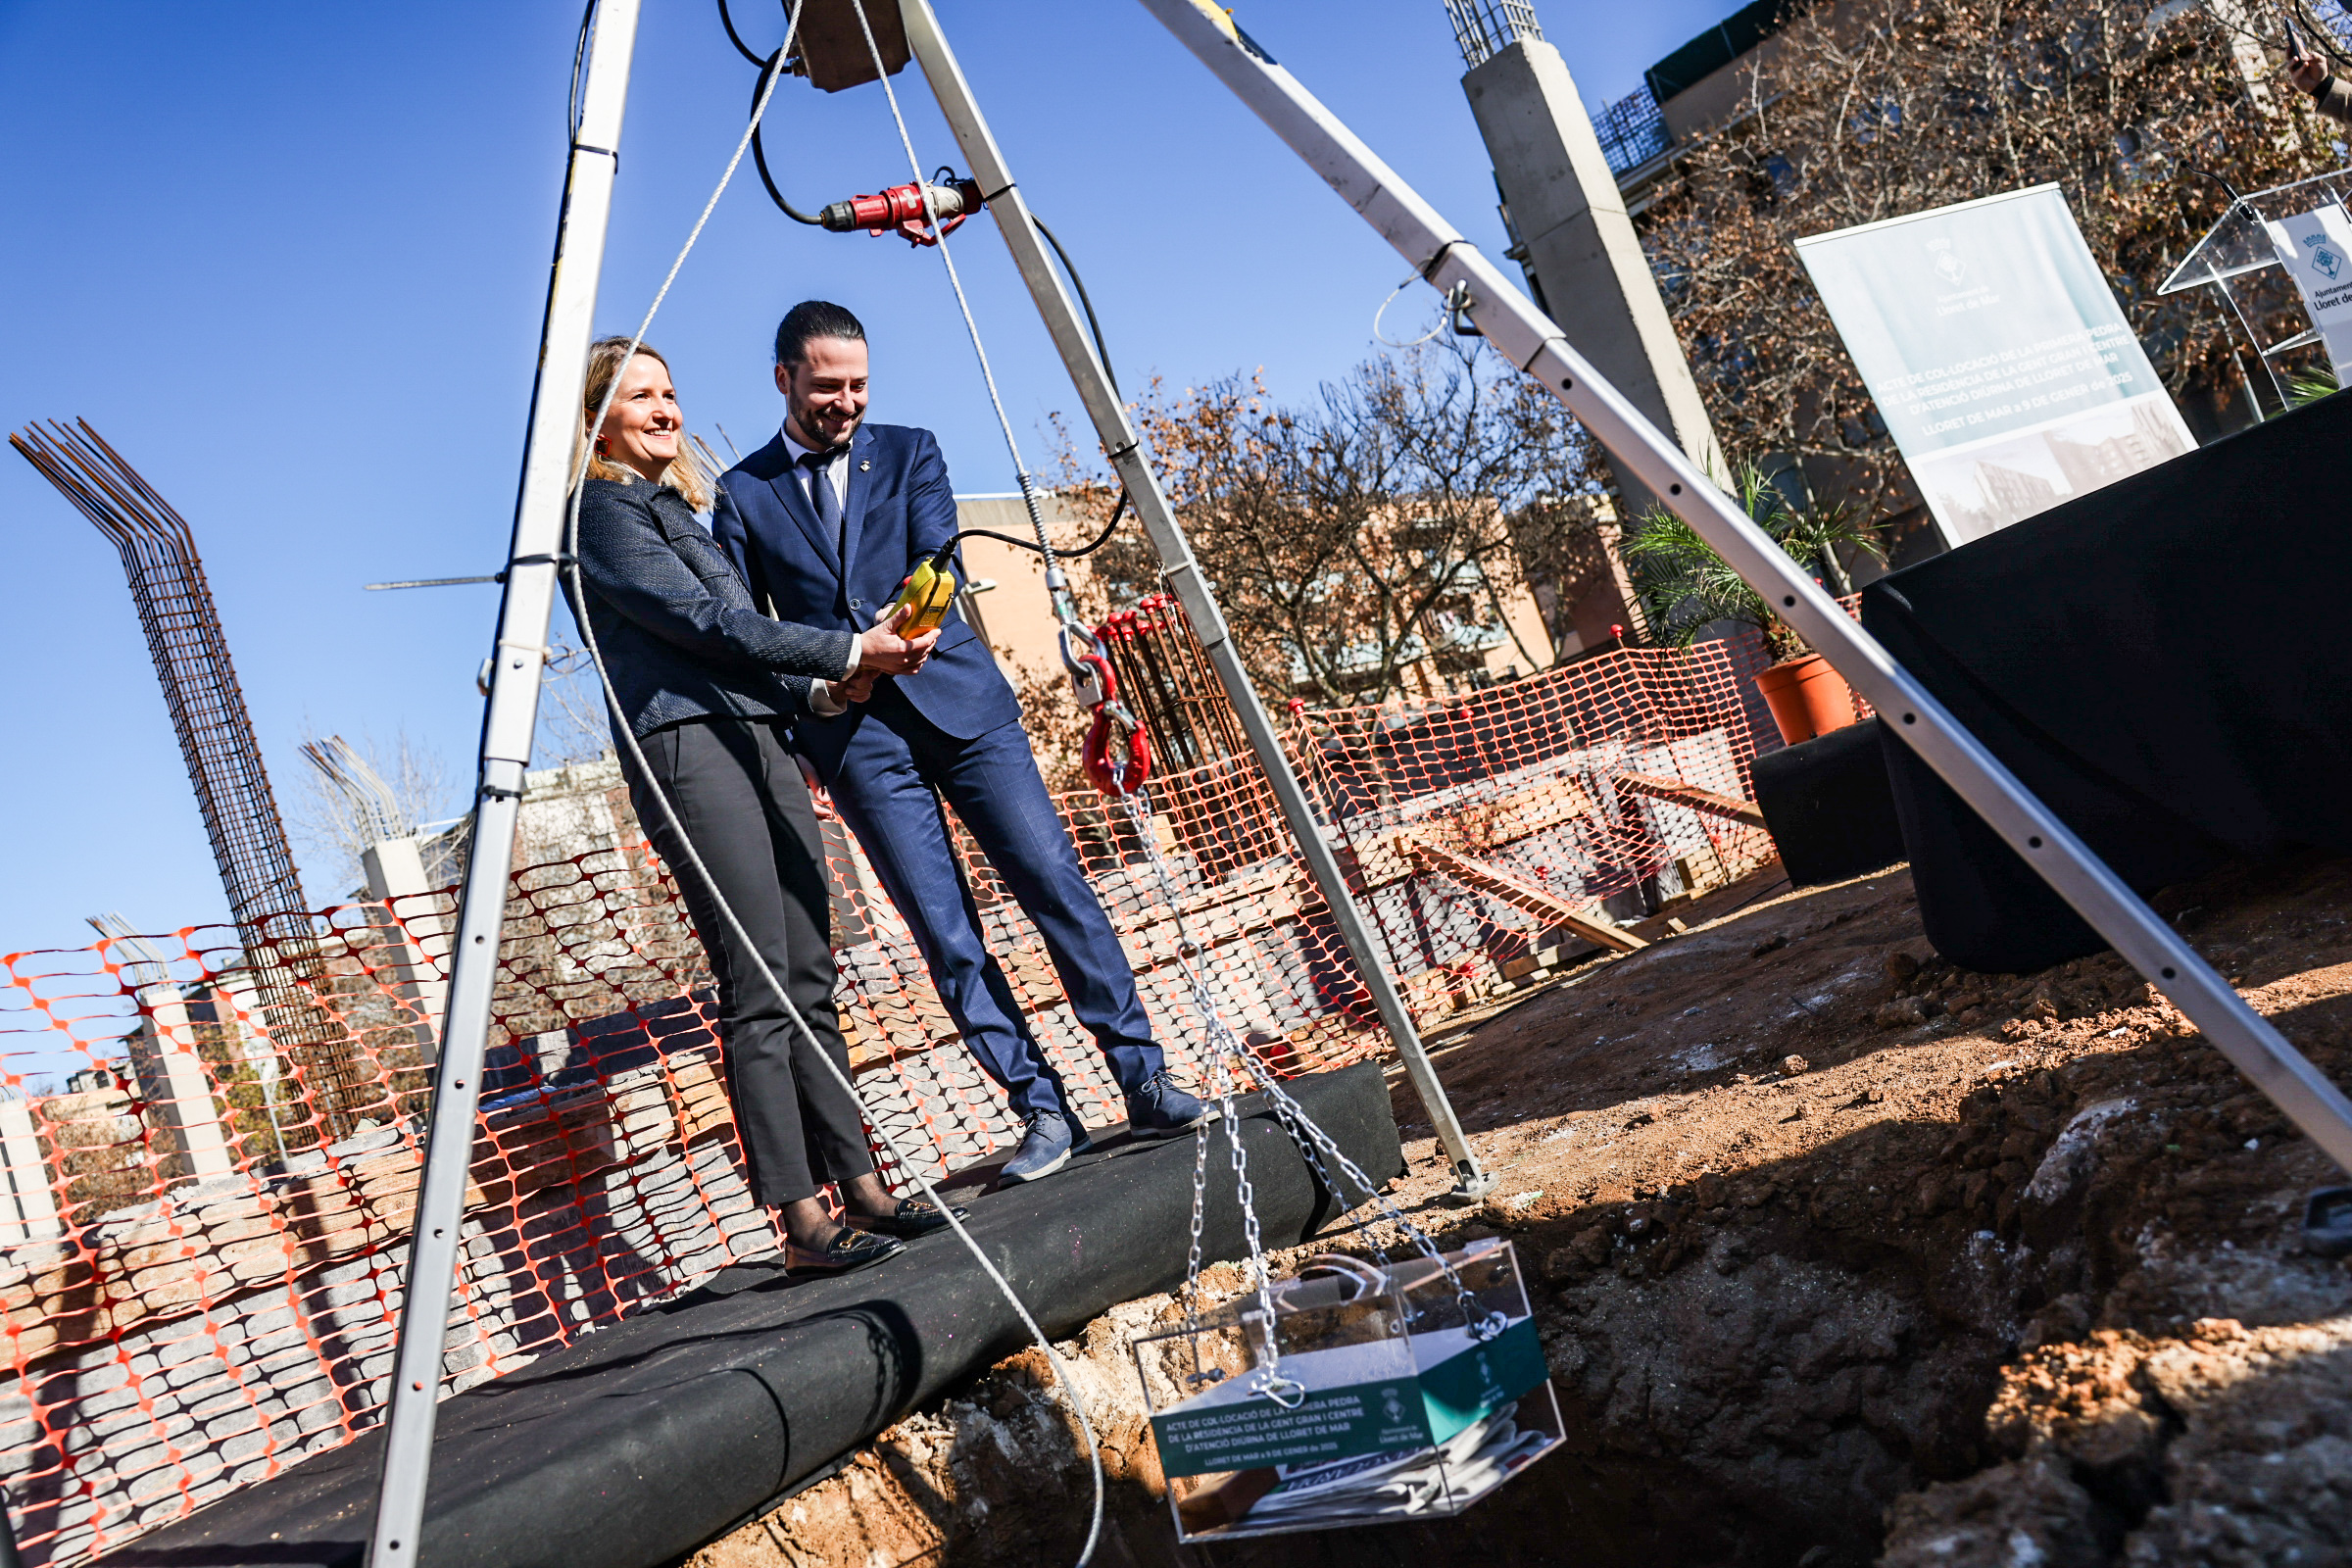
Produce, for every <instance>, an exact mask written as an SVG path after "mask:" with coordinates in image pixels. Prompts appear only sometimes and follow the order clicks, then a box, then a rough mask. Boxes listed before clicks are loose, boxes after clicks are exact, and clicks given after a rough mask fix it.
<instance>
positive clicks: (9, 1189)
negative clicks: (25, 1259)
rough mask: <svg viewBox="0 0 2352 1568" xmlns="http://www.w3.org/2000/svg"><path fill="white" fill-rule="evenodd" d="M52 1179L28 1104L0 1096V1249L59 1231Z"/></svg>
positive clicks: (46, 1238)
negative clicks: (2, 1098) (1, 1098)
mask: <svg viewBox="0 0 2352 1568" xmlns="http://www.w3.org/2000/svg"><path fill="white" fill-rule="evenodd" d="M56 1181H57V1178H56V1176H55V1175H54V1174H53V1173H52V1172H51V1170H50V1168H49V1159H48V1156H47V1155H46V1154H44V1153H43V1152H42V1150H41V1135H40V1131H39V1129H38V1128H36V1127H35V1126H34V1125H33V1121H32V1103H31V1102H29V1101H26V1100H22V1099H19V1100H0V1247H21V1246H23V1245H25V1243H27V1242H47V1241H54V1240H55V1239H57V1238H58V1237H60V1236H63V1235H65V1233H66V1227H65V1222H64V1221H63V1220H62V1219H60V1218H59V1217H58V1212H57V1186H56Z"/></svg>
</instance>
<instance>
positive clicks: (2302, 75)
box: [2286, 32, 2327, 93]
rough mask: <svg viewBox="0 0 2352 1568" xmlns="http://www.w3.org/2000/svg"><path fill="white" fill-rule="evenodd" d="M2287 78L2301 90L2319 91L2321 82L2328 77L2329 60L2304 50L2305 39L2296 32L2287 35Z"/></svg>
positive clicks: (2308, 91) (2307, 91) (2306, 91)
mask: <svg viewBox="0 0 2352 1568" xmlns="http://www.w3.org/2000/svg"><path fill="white" fill-rule="evenodd" d="M2286 42H2287V56H2286V79H2287V80H2289V81H2291V82H2293V83H2294V84H2295V88H2296V90H2297V91H2299V92H2305V93H2317V92H2318V91H2319V90H2320V84H2321V83H2322V82H2324V81H2326V80H2327V61H2326V60H2324V59H2322V58H2321V57H2320V56H2318V55H2316V54H2306V53H2304V52H2303V40H2302V38H2301V37H2300V36H2299V35H2297V34H2296V33H2293V32H2289V33H2288V34H2287V35H2286Z"/></svg>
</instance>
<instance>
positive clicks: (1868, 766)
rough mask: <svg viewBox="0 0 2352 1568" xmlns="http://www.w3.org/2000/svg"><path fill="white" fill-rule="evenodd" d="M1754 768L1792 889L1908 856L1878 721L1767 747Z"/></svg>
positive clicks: (1759, 798) (1760, 804)
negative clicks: (1770, 749)
mask: <svg viewBox="0 0 2352 1568" xmlns="http://www.w3.org/2000/svg"><path fill="white" fill-rule="evenodd" d="M1750 769H1751V771H1750V777H1751V780H1752V782H1753V783H1754V785H1755V796H1756V809H1758V810H1760V811H1762V812H1763V813H1764V827H1765V831H1767V832H1769V833H1770V834H1771V835H1772V842H1773V846H1774V847H1775V848H1776V849H1778V850H1779V851H1780V852H1781V868H1782V869H1783V870H1785V871H1787V872H1788V873H1789V885H1790V886H1791V887H1800V888H1809V887H1818V886H1820V885H1821V884H1822V883H1824V882H1842V881H1844V880H1845V879H1846V878H1847V877H1849V876H1860V875H1861V874H1862V873H1863V872H1865V871H1876V870H1877V869H1878V868H1879V867H1880V866H1882V865H1892V864H1893V863H1894V862H1895V861H1897V860H1899V859H1901V858H1903V829H1902V824H1901V823H1900V822H1898V821H1896V820H1895V815H1894V790H1893V788H1892V786H1890V785H1889V784H1888V783H1887V763H1886V761H1885V760H1883V759H1882V758H1881V757H1880V755H1879V721H1878V720H1877V719H1875V718H1873V719H1867V720H1865V721H1863V722H1862V723H1859V724H1848V725H1846V726H1845V728H1843V729H1834V730H1832V731H1830V732H1829V733H1828V734H1827V735H1818V736H1815V737H1814V738H1813V739H1812V740H1809V741H1800V742H1798V743H1797V744H1796V745H1794V746H1784V747H1782V748H1781V749H1780V750H1779V751H1777V752H1767V753H1765V754H1764V755H1763V756H1761V757H1759V758H1757V759H1756V760H1755V761H1754V762H1753V763H1752V764H1750Z"/></svg>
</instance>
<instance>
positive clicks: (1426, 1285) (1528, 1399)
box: [1135, 1241, 1562, 1542]
mask: <svg viewBox="0 0 2352 1568" xmlns="http://www.w3.org/2000/svg"><path fill="white" fill-rule="evenodd" d="M1446 1262H1447V1263H1449V1264H1450V1265H1451V1266H1452V1275H1451V1277H1448V1275H1447V1272H1446V1269H1445V1268H1444V1267H1441V1266H1440V1265H1439V1263H1438V1262H1437V1261H1436V1260H1435V1259H1433V1258H1431V1257H1429V1256H1428V1255H1426V1254H1423V1253H1414V1254H1411V1255H1409V1256H1398V1257H1397V1258H1396V1260H1395V1261H1392V1262H1390V1263H1388V1264H1387V1265H1386V1266H1382V1265H1379V1264H1376V1263H1369V1262H1365V1261H1362V1260H1359V1259H1355V1258H1346V1257H1325V1258H1317V1259H1314V1260H1313V1261H1312V1262H1310V1263H1309V1264H1308V1265H1307V1267H1306V1268H1304V1269H1302V1270H1301V1271H1300V1272H1299V1277H1298V1278H1296V1279H1291V1280H1284V1281H1281V1282H1278V1283H1277V1284H1276V1285H1275V1286H1274V1287H1273V1289H1272V1292H1271V1294H1272V1297H1273V1301H1274V1322H1273V1335H1272V1348H1273V1354H1272V1357H1271V1364H1270V1365H1269V1359H1268V1353H1267V1328H1266V1318H1265V1312H1264V1308H1263V1306H1262V1305H1261V1303H1260V1301H1259V1298H1258V1295H1257V1293H1256V1292H1255V1291H1250V1292H1246V1293H1245V1294H1243V1295H1242V1296H1240V1297H1237V1298H1236V1299H1234V1300H1232V1301H1230V1302H1227V1303H1226V1304H1225V1305H1223V1306H1221V1307H1219V1308H1217V1309H1216V1310H1214V1311H1212V1312H1204V1313H1202V1314H1201V1318H1200V1320H1199V1322H1198V1323H1197V1324H1193V1325H1186V1324H1177V1325H1174V1326H1173V1327H1171V1328H1170V1329H1169V1330H1168V1331H1167V1332H1165V1333H1160V1334H1153V1335H1149V1336H1146V1337H1144V1338H1141V1339H1138V1340H1137V1341H1136V1342H1135V1358H1136V1366H1137V1369H1138V1370H1139V1371H1140V1372H1141V1374H1142V1376H1143V1380H1144V1395H1145V1403H1146V1405H1147V1407H1148V1408H1149V1409H1150V1411H1151V1415H1152V1439H1153V1441H1154V1442H1155V1443H1156V1444H1157V1445H1158V1448H1159V1459H1160V1465H1161V1468H1162V1470H1163V1471H1164V1472H1165V1474H1166V1476H1167V1480H1168V1506H1169V1508H1170V1509H1171V1510H1172V1511H1173V1512H1174V1514H1175V1516H1176V1534H1177V1537H1178V1539H1179V1540H1181V1541H1185V1542H1195V1541H1222V1540H1231V1539H1235V1538H1238V1537H1242V1536H1264V1535H1276V1534H1280V1533H1282V1532H1284V1531H1293V1530H1330V1529H1334V1528H1337V1527H1340V1526H1344V1525H1357V1524H1381V1523H1395V1522H1401V1521H1414V1520H1424V1519H1442V1518H1446V1517H1447V1516H1449V1515H1452V1514H1457V1513H1460V1512H1461V1511H1462V1510H1463V1509H1465V1508H1468V1507H1469V1506H1470V1505H1471V1504H1473V1503H1475V1502H1477V1501H1478V1500H1479V1499H1480V1498H1482V1497H1484V1496H1486V1495H1488V1494H1489V1493H1491V1492H1493V1491H1494V1490H1495V1488H1497V1487H1499V1486H1501V1485H1502V1484H1503V1483H1504V1482H1505V1481H1507V1480H1509V1479H1510V1478H1511V1477H1512V1476H1515V1475H1517V1474H1518V1473H1519V1472H1520V1471H1521V1470H1523V1469H1525V1468H1526V1467H1527V1466H1528V1465H1529V1464H1530V1463H1532V1462H1534V1461H1535V1460H1536V1459H1539V1458H1541V1457H1543V1456H1544V1454H1545V1453H1548V1452H1549V1451H1550V1450H1551V1449H1553V1448H1554V1447H1556V1446H1559V1444H1560V1442H1561V1437H1562V1433H1561V1426H1560V1409H1559V1402H1558V1400H1557V1399H1556V1398H1554V1397H1553V1395H1552V1389H1551V1380H1550V1377H1549V1376H1548V1374H1547V1373H1546V1371H1545V1368H1544V1348H1543V1345H1542V1343H1541V1342H1540V1341H1539V1340H1538V1339H1537V1336H1536V1325H1535V1319H1534V1318H1533V1316H1532V1315H1531V1314H1530V1312H1529V1310H1528V1301H1527V1290H1526V1287H1525V1285H1524V1284H1523V1283H1522V1281H1521V1277H1520V1272H1519V1259H1518V1254H1517V1253H1516V1252H1515V1251H1514V1250H1513V1249H1512V1247H1511V1245H1510V1243H1508V1242H1507V1241H1489V1242H1483V1243H1474V1244H1472V1245H1471V1246H1470V1247H1469V1248H1467V1249H1465V1250H1462V1251H1458V1252H1450V1253H1447V1254H1446ZM1457 1282H1458V1283H1457Z"/></svg>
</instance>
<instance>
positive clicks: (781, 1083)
mask: <svg viewBox="0 0 2352 1568" xmlns="http://www.w3.org/2000/svg"><path fill="white" fill-rule="evenodd" d="M642 744H643V746H644V749H645V760H646V763H647V765H648V767H650V768H651V769H652V772H653V776H654V778H655V780H656V781H658V782H659V783H660V784H661V786H662V792H663V793H664V794H665V795H667V796H668V797H669V801H670V805H671V806H672V808H674V809H675V810H676V811H677V818H678V823H679V824H680V825H682V826H683V827H684V828H685V830H686V837H687V840H688V842H689V843H691V844H692V845H693V847H694V852H695V854H696V855H697V856H699V857H700V858H701V859H702V862H703V865H704V867H705V868H706V869H707V870H708V871H709V872H710V874H711V880H712V881H714V882H716V883H717V886H718V891H719V893H720V895H721V896H723V897H724V898H725V899H726V901H727V904H728V906H729V907H732V908H733V909H734V911H735V916H736V920H738V921H740V922H741V924H742V927H743V931H744V934H745V935H747V936H748V937H749V938H750V939H751V942H752V945H753V946H754V947H755V948H756V949H757V950H758V952H759V954H760V956H762V957H764V958H765V959H766V960H767V966H768V969H769V971H770V972H772V973H773V974H774V976H775V977H776V979H777V980H779V981H781V982H782V983H783V986H784V990H785V993H786V995H787V996H789V997H790V998H791V1000H792V1005H794V1006H795V1007H797V1008H799V1009H800V1013H801V1016H802V1017H804V1018H806V1019H807V1020H808V1021H809V1031H810V1033H812V1034H814V1036H815V1037H816V1042H817V1047H818V1048H819V1049H822V1050H823V1051H824V1053H825V1054H827V1055H829V1056H831V1057H832V1058H833V1060H834V1061H835V1062H836V1063H838V1064H839V1065H840V1067H841V1069H842V1071H843V1073H845V1074H846V1073H847V1072H848V1071H849V1066H850V1048H849V1044H848V1042H846V1041H844V1040H843V1039H842V1038H841V1025H840V1022H839V1021H838V1019H836V1017H835V1016H834V1011H833V982H834V969H833V943H832V922H833V907H832V903H831V901H830V900H829V899H828V898H827V897H826V892H825V878H824V872H823V870H822V869H821V858H822V856H823V853H824V851H823V841H822V840H821V839H820V838H819V837H818V834H817V827H816V811H815V809H814V808H813V807H812V806H810V805H809V786H808V785H807V783H806V782H804V781H803V779H802V777H801V770H800V764H798V763H797V762H795V761H794V760H793V758H792V753H791V752H790V751H789V750H788V749H787V748H786V746H785V744H784V726H783V723H782V721H780V720H767V721H762V720H759V719H738V718H720V719H709V720H703V721H698V722H692V723H684V724H673V725H671V726H670V727H668V728H667V729H662V730H656V731H655V732H654V733H653V734H651V735H648V736H647V737H645V740H644V741H643V743H642ZM623 752H624V770H625V771H626V772H627V775H628V780H629V798H630V800H631V801H632V802H633V803H634V804H635V806H636V808H637V820H638V821H639V822H640V823H642V824H643V825H644V827H645V830H646V834H647V836H648V837H649V838H651V839H652V840H653V843H654V848H655V849H656V850H658V851H659V852H661V856H662V859H663V860H664V861H665V862H667V864H668V866H669V870H670V874H671V875H672V876H674V877H675V878H677V883H678V890H679V892H680V893H681V894H683V895H684V897H685V900H686V908H687V912H688V913H689V914H691V915H692V916H693V918H694V929H695V934H696V935H697V936H699V937H701V938H702V941H703V951H704V952H705V953H706V954H708V955H709V956H710V959H711V973H712V975H713V976H714V977H715V978H716V979H717V981H718V1034H719V1039H720V1040H721V1041H722V1042H723V1043H724V1048H725V1051H726V1063H727V1098H728V1099H729V1100H731V1101H732V1102H733V1103H734V1105H735V1125H736V1127H737V1129H738V1130H739V1131H740V1132H741V1133H742V1135H743V1152H744V1157H745V1158H746V1160H747V1161H749V1163H750V1165H751V1175H752V1196H753V1198H754V1199H755V1200H756V1201H759V1202H761V1203H765V1204H768V1205H770V1206H773V1205H776V1204H780V1203H789V1202H792V1201H795V1200H797V1199H803V1198H810V1197H813V1196H815V1194H816V1192H817V1190H818V1189H819V1188H820V1187H823V1186H824V1185H826V1184H827V1183H829V1182H837V1181H843V1180H846V1179H847V1178H849V1177H852V1176H861V1175H863V1174H865V1173H866V1172H867V1171H870V1170H872V1169H873V1168H874V1162H873V1156H872V1155H871V1153H870V1152H868V1150H867V1146H866V1141H865V1124H864V1118H863V1116H862V1115H861V1114H860V1112H859V1109H858V1100H857V1097H856V1096H854V1095H851V1094H849V1093H847V1092H845V1091H844V1090H843V1089H842V1087H841V1085H840V1083H839V1082H838V1081H837V1080H836V1079H835V1078H834V1076H833V1074H831V1073H830V1072H827V1071H826V1070H825V1067H824V1063H822V1062H821V1061H818V1060H817V1059H816V1058H815V1057H814V1055H813V1054H812V1053H811V1048H810V1046H809V1040H808V1037H807V1036H805V1035H803V1034H802V1033H801V1031H800V1030H799V1029H797V1028H795V1027H794V1026H793V1024H792V1022H791V1020H790V1019H789V1018H787V1017H786V1016H785V1013H784V1008H783V1005H782V1002H781V999H779V998H778V997H777V995H776V993H775V992H774V990H772V989H771V988H770V987H769V986H768V984H767V983H766V980H765V979H764V977H762V976H761V974H760V969H759V966H758V965H757V964H756V963H754V962H753V961H752V958H751V954H750V953H749V952H747V951H746V949H745V947H744V944H743V941H742V939H741V938H739V937H738V936H737V935H736V928H735V924H734V923H732V922H730V921H728V920H727V919H726V917H725V916H724V915H722V914H721V913H720V912H719V909H718V906H717V905H716V904H714V903H713V902H712V901H711V889H710V884H709V883H706V882H705V881H704V879H703V878H702V877H701V876H700V875H698V874H697V873H696V871H695V868H694V866H693V864H692V863H691V862H690V861H689V860H688V858H687V857H686V855H685V854H684V846H681V845H680V844H679V843H678V841H677V833H676V830H675V828H673V826H672V825H671V822H670V820H669V817H668V815H667V813H665V812H664V811H663V810H662V808H661V806H660V805H659V803H657V802H656V801H654V800H653V799H652V798H651V796H650V795H649V794H648V792H647V790H646V788H645V780H644V778H643V777H641V776H640V775H639V774H638V773H637V771H636V769H635V766H634V763H633V762H630V761H628V760H627V759H626V755H625V753H626V749H625V748H624V749H623Z"/></svg>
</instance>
